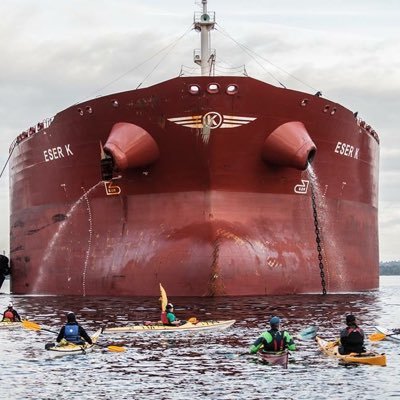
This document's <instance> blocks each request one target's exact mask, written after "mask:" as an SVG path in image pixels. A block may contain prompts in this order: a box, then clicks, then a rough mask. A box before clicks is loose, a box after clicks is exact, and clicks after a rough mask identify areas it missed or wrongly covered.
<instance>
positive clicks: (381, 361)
mask: <svg viewBox="0 0 400 400" xmlns="http://www.w3.org/2000/svg"><path fill="white" fill-rule="evenodd" d="M315 340H316V341H317V343H318V346H319V348H320V349H321V350H322V351H323V352H324V353H325V354H327V355H328V356H330V357H336V358H338V359H339V360H340V361H342V362H343V363H346V364H369V365H381V366H386V355H385V354H384V353H382V354H379V353H376V352H373V351H368V352H366V353H350V354H339V350H338V345H337V343H336V342H328V341H326V340H324V339H322V338H320V337H318V336H317V337H316V338H315Z"/></svg>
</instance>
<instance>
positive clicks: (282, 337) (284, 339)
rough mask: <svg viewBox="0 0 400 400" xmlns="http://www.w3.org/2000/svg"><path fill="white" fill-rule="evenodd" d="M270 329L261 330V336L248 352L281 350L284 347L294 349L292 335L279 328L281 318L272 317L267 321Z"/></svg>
mask: <svg viewBox="0 0 400 400" xmlns="http://www.w3.org/2000/svg"><path fill="white" fill-rule="evenodd" d="M269 324H270V326H271V329H269V330H268V331H266V332H263V333H262V334H261V336H260V337H259V338H258V339H257V340H256V341H255V342H254V343H253V344H252V346H251V347H250V353H251V354H254V353H257V352H258V351H259V350H261V351H263V352H269V351H282V350H285V349H288V350H296V345H295V344H294V341H293V338H292V336H290V334H289V332H287V331H285V330H280V329H279V328H280V324H281V319H280V318H279V317H276V316H275V317H272V318H271V319H270V321H269Z"/></svg>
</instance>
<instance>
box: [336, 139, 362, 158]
mask: <svg viewBox="0 0 400 400" xmlns="http://www.w3.org/2000/svg"><path fill="white" fill-rule="evenodd" d="M335 153H338V154H340V155H342V156H346V157H351V158H356V159H358V158H359V153H360V149H359V148H358V147H354V146H352V145H351V144H347V143H342V142H337V143H336V147H335Z"/></svg>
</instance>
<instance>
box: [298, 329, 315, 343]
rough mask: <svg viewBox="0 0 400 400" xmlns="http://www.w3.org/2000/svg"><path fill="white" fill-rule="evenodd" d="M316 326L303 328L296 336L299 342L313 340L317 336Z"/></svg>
mask: <svg viewBox="0 0 400 400" xmlns="http://www.w3.org/2000/svg"><path fill="white" fill-rule="evenodd" d="M317 332H318V326H315V325H312V326H308V327H307V328H304V329H303V330H302V331H301V332H299V334H298V335H297V337H298V339H300V340H314V339H315V337H316V336H317Z"/></svg>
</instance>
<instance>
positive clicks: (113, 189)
mask: <svg viewBox="0 0 400 400" xmlns="http://www.w3.org/2000/svg"><path fill="white" fill-rule="evenodd" d="M104 188H105V189H106V195H107V196H116V195H118V194H120V193H121V188H120V187H119V186H117V185H114V183H113V182H112V181H109V182H104Z"/></svg>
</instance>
